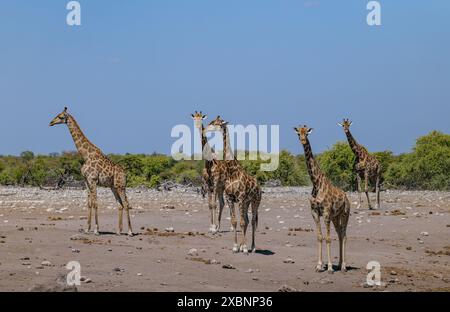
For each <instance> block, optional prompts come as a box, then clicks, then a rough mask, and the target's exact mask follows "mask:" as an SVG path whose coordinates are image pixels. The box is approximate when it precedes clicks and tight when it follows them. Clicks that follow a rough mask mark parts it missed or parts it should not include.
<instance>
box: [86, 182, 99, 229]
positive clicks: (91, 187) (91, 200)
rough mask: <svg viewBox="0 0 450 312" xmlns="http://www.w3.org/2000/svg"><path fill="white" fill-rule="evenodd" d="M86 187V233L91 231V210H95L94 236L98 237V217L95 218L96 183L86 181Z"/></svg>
mask: <svg viewBox="0 0 450 312" xmlns="http://www.w3.org/2000/svg"><path fill="white" fill-rule="evenodd" d="M86 184H87V187H88V192H89V195H88V208H89V216H88V228H87V230H86V233H89V232H90V231H91V225H92V210H95V227H94V234H95V235H98V216H97V183H96V182H95V181H94V180H89V179H88V180H87V183H86Z"/></svg>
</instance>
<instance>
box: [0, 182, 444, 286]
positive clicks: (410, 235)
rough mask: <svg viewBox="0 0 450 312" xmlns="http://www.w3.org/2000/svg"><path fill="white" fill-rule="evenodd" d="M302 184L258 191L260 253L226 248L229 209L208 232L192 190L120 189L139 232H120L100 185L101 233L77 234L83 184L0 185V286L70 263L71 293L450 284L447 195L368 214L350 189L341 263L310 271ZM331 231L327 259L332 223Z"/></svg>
mask: <svg viewBox="0 0 450 312" xmlns="http://www.w3.org/2000/svg"><path fill="white" fill-rule="evenodd" d="M309 192H310V189H308V188H267V189H265V193H264V194H263V201H262V203H261V206H260V224H259V229H258V232H257V247H258V251H257V253H255V254H250V255H248V256H246V255H243V254H233V253H232V251H231V247H232V245H233V242H232V233H230V232H229V226H230V222H229V218H228V219H227V217H228V216H229V211H228V208H227V207H226V208H225V210H224V220H223V223H222V231H223V232H221V233H219V234H216V235H210V234H208V233H207V230H208V228H209V222H208V220H209V212H208V208H207V202H206V200H205V199H203V198H202V197H201V196H200V195H198V194H197V193H196V192H195V191H194V190H193V189H187V190H182V189H176V190H174V191H171V192H159V191H155V190H144V189H131V190H129V191H128V195H129V198H130V202H131V204H132V206H133V208H134V209H133V210H132V222H133V226H134V231H135V232H136V233H137V234H138V235H136V236H134V237H131V238H130V237H127V236H125V235H123V236H117V235H115V234H114V233H115V231H116V228H117V219H118V217H117V213H118V210H117V204H116V203H115V202H114V198H113V196H112V194H111V192H110V191H109V190H108V189H100V190H99V220H100V231H101V235H99V236H94V235H92V234H91V235H85V234H82V233H80V232H79V230H81V229H84V228H85V226H86V215H87V209H86V196H87V195H86V192H85V191H83V190H61V191H44V190H39V189H36V188H12V187H0V291H28V290H30V289H32V288H33V287H34V288H36V286H39V285H42V286H41V288H43V289H46V287H53V285H55V280H56V279H58V277H59V278H60V279H61V276H64V274H67V272H68V270H66V268H65V266H66V264H67V263H68V262H69V261H73V260H75V261H79V263H80V264H81V275H82V276H83V277H84V278H85V281H84V282H82V284H81V286H78V290H79V291H277V290H279V289H280V288H283V287H284V288H288V289H291V290H299V291H450V284H449V282H450V266H449V259H450V257H449V256H450V240H449V237H450V236H449V234H450V193H444V192H418V191H417V192H400V191H388V192H383V193H382V207H381V209H380V210H377V211H369V210H367V209H366V208H362V209H358V210H357V209H356V200H357V195H356V194H350V195H349V196H350V200H351V202H352V215H351V217H350V221H349V227H348V231H347V232H348V253H347V265H349V266H350V270H349V271H348V272H346V273H342V272H335V273H334V274H328V273H327V272H324V273H316V272H315V271H314V267H315V264H316V261H317V245H316V244H317V243H316V233H315V229H314V223H313V221H312V217H311V213H310V208H309V201H308V197H309ZM125 225H126V223H125ZM169 228H173V231H174V232H171V231H170V230H171V229H169ZM166 229H167V230H169V231H166ZM125 230H126V226H125ZM332 237H333V241H332V254H333V258H334V260H333V261H334V264H337V262H338V259H337V256H338V245H337V241H336V238H337V235H336V233H335V232H334V229H333V232H332ZM248 244H250V237H249V238H248ZM324 247H325V246H324ZM191 249H196V250H197V253H195V251H191V254H192V255H189V254H188V253H189V251H190V250H191ZM323 250H324V256H325V248H324V249H323ZM324 260H325V259H324ZM372 260H375V261H378V262H379V263H380V264H381V269H382V274H381V279H382V284H383V285H382V286H376V287H368V286H367V285H365V282H366V276H367V273H368V270H367V269H366V265H367V263H368V262H369V261H372ZM324 262H325V261H324ZM286 286H287V287H286Z"/></svg>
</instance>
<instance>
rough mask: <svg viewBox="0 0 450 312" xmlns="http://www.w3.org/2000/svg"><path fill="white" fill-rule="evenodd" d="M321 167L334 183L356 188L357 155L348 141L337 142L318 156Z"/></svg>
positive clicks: (342, 186)
mask: <svg viewBox="0 0 450 312" xmlns="http://www.w3.org/2000/svg"><path fill="white" fill-rule="evenodd" d="M318 162H319V165H320V168H321V169H322V170H323V172H324V173H325V175H326V176H327V177H328V178H329V179H330V180H331V181H332V182H333V184H334V185H336V186H339V187H341V188H343V189H344V190H355V189H356V187H357V185H356V176H355V173H354V163H355V155H354V154H353V151H352V149H351V148H350V146H349V145H348V144H347V143H346V142H337V143H336V144H334V145H333V147H332V148H331V149H330V150H328V151H325V152H323V153H322V154H321V155H319V157H318Z"/></svg>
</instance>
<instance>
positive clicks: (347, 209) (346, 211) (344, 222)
mask: <svg viewBox="0 0 450 312" xmlns="http://www.w3.org/2000/svg"><path fill="white" fill-rule="evenodd" d="M349 217H350V202H349V201H348V199H346V200H345V207H344V213H343V214H342V215H341V217H340V218H339V219H340V220H339V221H340V233H341V238H340V240H342V242H340V244H342V259H341V261H340V262H341V263H340V268H341V271H342V272H346V271H347V265H346V262H345V248H346V245H347V224H348V219H349Z"/></svg>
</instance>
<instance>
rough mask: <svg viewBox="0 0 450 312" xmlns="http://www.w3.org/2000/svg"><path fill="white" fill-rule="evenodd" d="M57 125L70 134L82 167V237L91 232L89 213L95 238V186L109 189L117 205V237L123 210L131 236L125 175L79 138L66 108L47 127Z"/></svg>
mask: <svg viewBox="0 0 450 312" xmlns="http://www.w3.org/2000/svg"><path fill="white" fill-rule="evenodd" d="M57 124H66V125H67V127H68V128H69V130H70V133H71V135H72V138H73V141H74V142H75V146H76V148H77V150H78V153H79V154H80V155H81V157H82V158H83V160H84V164H83V166H82V167H81V174H82V175H83V177H84V179H85V181H86V186H87V189H88V192H89V194H88V208H89V215H88V227H87V230H86V233H89V232H90V230H91V217H92V210H94V212H95V227H94V234H95V235H98V234H99V232H98V231H99V226H98V214H97V208H98V206H97V185H101V186H106V187H110V188H111V190H112V192H113V194H114V197H115V198H116V200H117V201H118V202H119V204H120V206H119V228H118V231H117V234H118V235H120V234H121V233H122V214H123V209H125V210H126V212H127V218H128V235H129V236H133V230H132V229H131V219H130V211H129V209H131V208H130V205H129V203H128V199H127V195H126V190H125V187H126V173H125V171H124V169H123V168H122V167H121V166H119V165H117V164H115V163H113V162H112V161H111V160H110V159H109V158H108V157H106V156H105V155H104V154H103V153H102V151H101V150H100V149H99V148H98V147H97V146H95V145H94V144H92V143H91V142H90V141H89V140H88V138H86V136H85V135H84V134H83V132H82V131H81V129H80V126H79V125H78V123H77V122H76V120H75V118H73V117H72V116H71V115H69V113H68V112H67V107H66V108H64V111H63V112H62V113H61V114H58V115H57V116H56V117H55V118H54V119H53V120H52V121H51V122H50V126H54V125H57Z"/></svg>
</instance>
